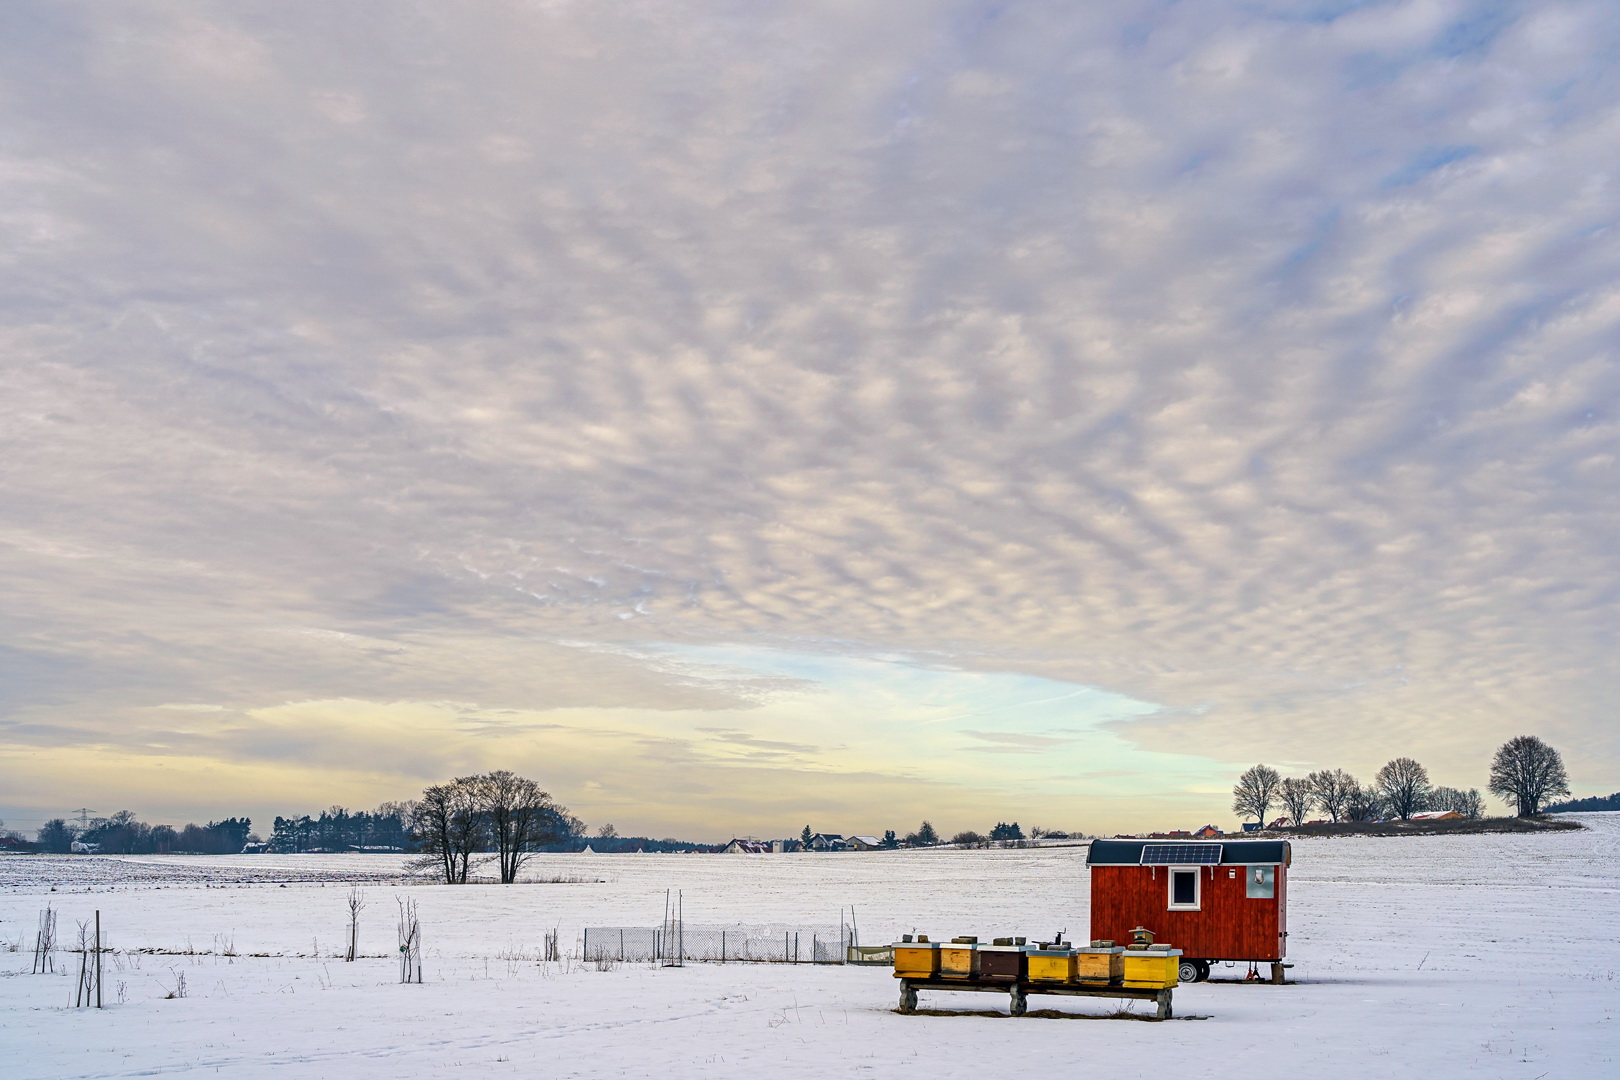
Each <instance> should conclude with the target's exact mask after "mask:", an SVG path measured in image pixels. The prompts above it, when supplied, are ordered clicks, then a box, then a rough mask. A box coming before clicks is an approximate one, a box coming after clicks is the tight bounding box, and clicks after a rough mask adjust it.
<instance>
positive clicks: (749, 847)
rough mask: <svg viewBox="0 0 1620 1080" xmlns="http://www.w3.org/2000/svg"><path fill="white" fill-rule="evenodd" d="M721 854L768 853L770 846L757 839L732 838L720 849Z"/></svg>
mask: <svg viewBox="0 0 1620 1080" xmlns="http://www.w3.org/2000/svg"><path fill="white" fill-rule="evenodd" d="M720 853H721V854H722V855H769V854H770V853H771V846H770V845H769V844H766V843H761V842H760V841H758V840H741V839H734V840H732V841H731V843H729V844H727V845H726V846H725V847H723V848H721V849H720Z"/></svg>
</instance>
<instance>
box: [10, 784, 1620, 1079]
mask: <svg viewBox="0 0 1620 1080" xmlns="http://www.w3.org/2000/svg"><path fill="white" fill-rule="evenodd" d="M1579 820H1582V821H1584V822H1585V823H1587V824H1588V825H1589V826H1590V827H1591V828H1590V830H1589V831H1584V832H1570V833H1556V834H1550V835H1528V836H1525V835H1491V836H1462V837H1402V838H1390V839H1369V838H1351V839H1320V840H1303V841H1297V842H1296V843H1295V848H1294V868H1293V871H1292V877H1291V879H1290V887H1291V895H1290V908H1289V919H1290V930H1291V936H1290V938H1289V941H1290V952H1291V959H1292V960H1293V961H1294V963H1295V964H1296V967H1295V968H1294V970H1293V972H1292V975H1293V978H1294V979H1295V980H1296V985H1291V986H1282V987H1274V986H1268V985H1244V984H1241V983H1225V984H1223V983H1219V982H1215V983H1208V984H1200V985H1195V986H1184V987H1182V988H1180V989H1178V990H1177V991H1176V1011H1177V1014H1178V1017H1180V1019H1177V1020H1175V1021H1172V1022H1169V1023H1164V1024H1154V1023H1130V1022H1121V1021H1114V1020H1093V1021H1091V1022H1079V1018H1083V1017H1085V1016H1087V1015H1090V1016H1093V1017H1095V1016H1098V1015H1100V1014H1102V1013H1105V1012H1109V1011H1112V1010H1113V1009H1114V1008H1115V1007H1116V1003H1114V1002H1112V1001H1107V1000H1102V999H1067V998H1036V999H1034V1000H1032V1002H1031V1008H1040V1009H1046V1008H1054V1009H1057V1010H1059V1011H1061V1012H1063V1013H1065V1014H1068V1015H1069V1016H1072V1017H1075V1018H1076V1020H1065V1019H1045V1018H1039V1017H1026V1018H1021V1019H1016V1020H1015V1019H1011V1018H1008V1017H1005V1016H1004V1015H1003V1016H999V1017H991V1016H975V1015H963V1016H927V1015H919V1016H900V1015H897V1014H896V1013H894V1012H893V1011H892V1010H893V1008H894V1004H895V996H896V993H895V987H894V985H893V980H892V979H891V978H890V976H889V973H888V972H887V970H885V969H873V968H856V967H817V966H811V965H794V966H787V965H741V964H726V965H721V964H694V965H688V966H686V967H683V968H678V969H662V968H654V967H649V966H646V965H636V964H626V965H620V966H618V967H616V968H614V969H612V970H606V971H599V970H596V967H595V966H594V965H590V964H582V963H580V962H578V961H567V960H565V961H563V962H560V963H541V962H538V961H537V960H535V959H534V957H535V956H536V955H537V951H538V949H539V948H540V945H541V941H542V937H543V934H544V932H545V931H546V930H550V929H551V928H553V927H558V928H560V930H561V932H562V941H563V945H564V949H565V951H566V950H567V949H568V948H569V947H570V943H573V944H574V945H575V946H576V947H577V941H578V936H579V932H580V930H581V928H583V927H584V926H586V925H592V926H600V925H626V926H653V925H656V924H657V923H658V921H659V919H660V917H661V915H662V912H663V900H664V890H665V889H666V888H668V889H680V890H683V892H684V895H685V908H686V919H687V922H688V923H689V924H693V923H703V924H711V925H713V924H722V923H738V922H741V923H749V924H758V923H784V924H796V925H801V926H811V925H816V926H827V925H832V926H836V925H837V924H838V916H839V909H840V907H848V906H851V905H853V907H854V908H855V912H856V916H857V918H858V920H859V925H860V929H861V938H862V940H863V942H866V943H869V944H870V943H879V942H884V941H887V940H890V939H891V938H892V937H893V935H895V934H898V933H900V932H904V931H910V930H914V929H915V930H920V931H922V932H924V933H932V934H935V935H944V936H949V935H952V934H961V933H978V934H980V935H981V936H986V937H987V936H991V935H999V934H1028V935H1030V936H1036V935H1041V936H1046V935H1050V934H1051V933H1052V932H1054V931H1056V930H1058V929H1060V928H1065V929H1067V930H1068V931H1069V933H1070V935H1071V936H1074V937H1084V936H1085V934H1086V903H1087V901H1086V896H1087V887H1086V872H1085V870H1084V867H1083V865H1082V864H1083V851H1082V850H1081V849H1077V848H1044V849H1035V850H1027V851H1005V852H1000V851H997V852H931V851H930V852H896V853H892V854H891V853H884V854H865V855H830V856H816V855H805V856H724V855H712V856H678V855H640V856H636V855H597V856H546V857H543V858H539V859H536V860H535V862H534V863H533V864H531V866H530V873H531V875H532V876H534V877H537V878H555V877H564V878H585V879H589V880H587V881H585V882H577V883H563V884H527V885H516V886H508V887H502V886H498V885H482V886H467V887H462V888H446V887H444V886H433V885H421V884H408V883H407V878H406V877H405V875H403V874H402V872H401V864H402V860H399V859H397V858H394V857H390V856H376V855H360V856H239V857H233V858H204V857H174V858H155V857H148V858H128V859H120V858H111V857H107V858H103V857H78V858H62V859H56V858H39V857H21V856H20V857H15V858H5V859H0V940H3V941H4V942H5V943H7V947H16V948H17V951H14V952H5V953H0V1062H3V1065H0V1072H3V1074H4V1075H5V1076H6V1077H7V1078H17V1080H22V1078H35V1077H40V1078H45V1077H50V1078H57V1077H120V1076H137V1075H165V1076H167V1075H192V1074H202V1073H208V1074H220V1075H225V1076H230V1077H289V1078H291V1077H345V1078H347V1077H355V1078H364V1077H387V1078H401V1077H440V1076H446V1075H456V1074H457V1073H458V1072H460V1071H462V1070H465V1071H466V1072H467V1073H468V1074H469V1075H482V1076H492V1077H501V1076H515V1077H536V1076H538V1077H553V1076H556V1077H567V1076H581V1077H596V1076H632V1077H640V1076H658V1077H663V1076H678V1077H685V1076H703V1077H731V1076H737V1077H750V1078H757V1077H783V1076H806V1077H824V1076H829V1075H850V1076H890V1075H896V1076H917V1077H973V1078H980V1080H982V1078H987V1077H1002V1076H1007V1075H1010V1074H1011V1073H1012V1072H1013V1071H1014V1069H1015V1068H1016V1069H1035V1070H1038V1071H1039V1072H1042V1073H1050V1074H1052V1075H1095V1076H1106V1077H1115V1076H1155V1077H1166V1076H1175V1077H1181V1076H1220V1077H1226V1076H1255V1075H1259V1076H1288V1075H1298V1076H1304V1077H1310V1078H1312V1080H1317V1078H1323V1077H1339V1076H1344V1077H1355V1078H1356V1080H1366V1077H1368V1076H1369V1075H1378V1076H1395V1077H1404V1076H1422V1077H1425V1078H1426V1080H1432V1078H1438V1077H1453V1076H1455V1077H1463V1076H1467V1077H1522V1078H1524V1080H1536V1078H1540V1077H1612V1076H1617V1075H1620V1064H1617V1061H1620V1024H1617V1022H1616V1019H1615V1016H1616V1012H1617V1010H1620V945H1617V944H1616V927H1617V926H1620V814H1590V815H1580V816H1579ZM350 882H358V883H359V884H360V885H361V886H362V887H363V888H364V891H365V897H366V900H367V902H368V905H369V906H368V907H367V909H366V911H365V912H364V914H363V915H362V921H361V948H362V951H363V952H365V953H368V954H370V955H369V956H367V957H366V958H363V959H361V960H359V961H357V962H355V963H352V964H346V963H343V962H342V961H341V960H338V959H334V954H335V953H337V952H338V951H339V949H340V943H341V941H342V937H343V928H344V922H345V910H344V896H345V895H346V894H347V892H348V890H349V888H350V887H351V886H350V884H349V883H350ZM53 887H54V888H55V892H52V891H51V890H52V888H53ZM405 896H409V897H411V898H413V899H415V900H416V901H417V902H418V903H419V905H420V908H421V915H422V923H423V931H424V934H425V938H426V944H427V950H426V965H425V975H426V980H427V981H426V983H425V984H424V985H420V986H401V985H398V984H397V982H396V981H395V979H396V973H397V963H396V961H395V960H394V959H393V957H392V955H391V954H392V952H393V950H394V945H395V941H394V922H395V902H394V901H395V898H396V897H405ZM47 901H49V902H51V903H53V904H54V905H56V906H57V907H58V908H59V909H60V911H61V913H62V915H61V920H62V921H61V936H62V937H63V938H64V939H66V938H70V937H72V936H74V934H75V930H74V922H75V920H78V919H86V918H89V917H90V916H91V914H92V913H93V912H94V911H95V910H97V909H100V911H101V913H102V922H103V926H104V927H105V928H106V932H107V942H108V944H109V946H110V947H112V948H114V949H116V950H119V951H118V952H117V953H114V954H111V955H110V956H109V958H108V963H107V972H106V987H107V995H108V1001H109V1004H110V1007H109V1008H107V1009H106V1010H104V1011H102V1012H99V1013H98V1012H95V1011H94V1010H74V1009H72V1008H68V1007H66V1006H67V1005H68V1004H70V1002H71V999H72V992H73V979H72V978H71V977H67V976H64V975H57V976H36V975H31V974H29V964H30V959H31V956H30V952H29V950H30V948H31V945H32V941H33V931H34V926H35V922H36V919H37V914H38V912H39V910H40V908H42V907H43V906H44V904H45V903H46V902H47ZM228 948H233V949H234V952H235V953H236V954H237V955H234V956H231V955H221V953H223V952H225V951H227V949H228ZM135 950H152V951H146V952H138V951H135ZM249 954H267V955H257V956H255V955H249ZM58 964H59V967H61V968H63V969H64V970H65V969H67V968H69V967H71V958H69V957H67V956H65V955H64V956H60V957H58ZM1238 974H1241V972H1238V971H1235V970H1232V971H1225V972H1222V971H1219V970H1218V971H1217V978H1221V977H1222V976H1223V975H1225V976H1235V975H1238ZM181 975H184V976H185V979H186V984H187V987H188V991H189V992H188V996H186V997H184V998H170V997H167V996H166V995H168V994H169V993H170V992H171V991H173V990H174V989H175V987H176V985H177V982H178V979H179V976H181ZM120 998H121V1001H120ZM923 1005H924V1007H938V1008H945V1009H952V1010H957V1011H960V1012H963V1013H975V1012H983V1011H985V1010H991V1009H993V1010H995V1011H996V1012H998V1013H1003V1014H1004V1013H1005V1011H1006V1001H1005V998H1003V997H1000V996H992V995H978V994H971V995H970V994H959V995H940V994H926V993H925V994H924V997H923ZM1133 1007H1134V1008H1135V1009H1136V1010H1137V1011H1141V1012H1144V1013H1145V1012H1146V1011H1147V1009H1146V1008H1145V1007H1144V1006H1143V1005H1141V1004H1135V1005H1134V1006H1133Z"/></svg>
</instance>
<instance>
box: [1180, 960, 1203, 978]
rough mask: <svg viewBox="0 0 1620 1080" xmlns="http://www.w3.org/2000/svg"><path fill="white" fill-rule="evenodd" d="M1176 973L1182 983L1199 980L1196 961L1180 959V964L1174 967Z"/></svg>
mask: <svg viewBox="0 0 1620 1080" xmlns="http://www.w3.org/2000/svg"><path fill="white" fill-rule="evenodd" d="M1176 974H1177V976H1178V977H1179V978H1180V980H1181V981H1182V982H1184V983H1193V982H1199V981H1200V976H1199V973H1198V961H1197V960H1185V959H1184V960H1182V961H1181V966H1180V967H1178V968H1177V969H1176Z"/></svg>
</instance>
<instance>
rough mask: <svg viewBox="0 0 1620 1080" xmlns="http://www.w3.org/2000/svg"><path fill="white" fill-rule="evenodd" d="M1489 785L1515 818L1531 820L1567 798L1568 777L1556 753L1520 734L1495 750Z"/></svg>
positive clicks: (1561, 760) (1560, 758)
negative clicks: (1558, 799) (1529, 818)
mask: <svg viewBox="0 0 1620 1080" xmlns="http://www.w3.org/2000/svg"><path fill="white" fill-rule="evenodd" d="M1489 786H1490V789H1491V792H1492V793H1493V794H1495V795H1497V796H1499V797H1500V798H1501V799H1502V800H1503V801H1505V802H1507V803H1508V804H1509V805H1511V806H1513V807H1514V812H1515V813H1516V814H1517V816H1519V817H1532V816H1534V815H1535V814H1539V813H1540V812H1541V808H1542V807H1543V806H1545V805H1546V804H1547V803H1549V802H1551V801H1552V800H1553V799H1557V798H1567V797H1568V796H1569V774H1568V773H1566V772H1565V771H1564V759H1563V758H1562V757H1561V756H1560V755H1559V753H1558V751H1557V750H1554V749H1553V748H1552V747H1550V746H1548V745H1547V744H1546V743H1544V742H1542V741H1541V740H1540V739H1538V738H1536V737H1535V736H1534V735H1520V736H1519V737H1518V738H1516V739H1509V740H1508V741H1507V742H1505V743H1503V744H1502V745H1501V746H1500V747H1498V748H1497V750H1496V756H1495V757H1493V758H1491V779H1490V785H1489Z"/></svg>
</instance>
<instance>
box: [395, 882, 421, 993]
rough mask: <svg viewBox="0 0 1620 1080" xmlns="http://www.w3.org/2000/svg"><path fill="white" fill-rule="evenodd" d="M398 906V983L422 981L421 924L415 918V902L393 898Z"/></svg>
mask: <svg viewBox="0 0 1620 1080" xmlns="http://www.w3.org/2000/svg"><path fill="white" fill-rule="evenodd" d="M394 900H395V902H396V903H398V904H399V981H400V982H402V983H419V982H421V981H422V924H421V922H420V921H419V920H418V918H417V914H416V901H415V900H401V899H400V898H399V897H395V898H394Z"/></svg>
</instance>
